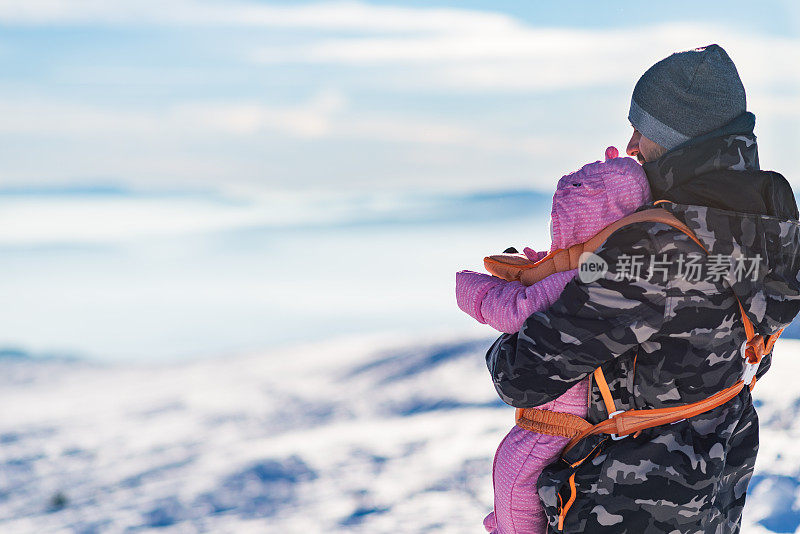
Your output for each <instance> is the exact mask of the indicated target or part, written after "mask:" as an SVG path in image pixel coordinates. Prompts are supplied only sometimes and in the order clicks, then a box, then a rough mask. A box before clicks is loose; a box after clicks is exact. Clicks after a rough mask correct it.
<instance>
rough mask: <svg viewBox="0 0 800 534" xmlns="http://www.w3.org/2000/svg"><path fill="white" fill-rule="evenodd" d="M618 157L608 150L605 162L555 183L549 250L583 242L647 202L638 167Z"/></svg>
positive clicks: (614, 149) (647, 192)
mask: <svg viewBox="0 0 800 534" xmlns="http://www.w3.org/2000/svg"><path fill="white" fill-rule="evenodd" d="M618 156H619V151H618V150H617V149H616V148H614V147H608V148H607V149H606V158H605V161H595V162H594V163H587V164H586V165H584V166H583V167H581V168H580V170H578V171H575V172H573V173H570V174H567V175H565V176H562V177H561V179H560V180H559V181H558V185H557V187H556V191H555V193H554V194H553V208H552V211H551V213H550V231H551V237H552V242H551V246H550V250H551V251H553V250H557V249H561V248H568V247H570V246H572V245H574V244H575V243H583V242H584V241H587V240H588V239H589V238H591V237H592V236H594V235H595V234H596V233H597V232H599V231H600V230H602V229H603V228H605V227H606V226H608V225H609V224H611V223H612V222H614V221H616V220H617V219H621V218H623V217H625V216H626V215H630V214H631V213H633V212H635V211H636V210H637V209H638V208H639V207H640V206H642V205H643V204H648V203H649V202H650V188H649V187H648V185H647V176H646V175H645V172H644V171H643V170H642V167H641V165H639V164H638V163H637V162H636V160H634V159H632V158H620V157H618Z"/></svg>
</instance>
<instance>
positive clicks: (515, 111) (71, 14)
mask: <svg viewBox="0 0 800 534" xmlns="http://www.w3.org/2000/svg"><path fill="white" fill-rule="evenodd" d="M744 13H746V17H744V16H742V15H743V14H744ZM711 42H717V43H719V44H721V45H722V46H724V47H725V48H726V49H727V50H728V52H729V53H730V55H731V56H732V57H733V59H734V61H735V62H736V64H737V66H738V68H739V70H740V73H741V75H742V78H743V79H744V82H745V86H746V88H747V90H748V105H749V108H750V110H751V111H753V112H755V113H756V115H757V117H758V125H757V133H758V134H759V136H760V139H761V141H762V143H761V151H762V162H763V163H764V164H765V166H766V167H770V168H775V169H777V170H781V171H783V172H784V173H785V174H787V176H788V178H789V179H790V181H792V182H793V183H796V182H795V179H794V177H795V176H798V175H800V173H797V172H794V171H797V170H798V169H797V163H796V162H795V157H794V154H793V152H794V151H795V149H796V147H797V146H798V145H799V144H800V133H798V127H797V124H798V120H799V119H800V70H798V69H797V68H796V65H797V64H800V8H798V6H797V3H793V2H790V1H785V2H763V3H759V8H758V9H754V8H753V4H752V2H747V3H745V2H724V3H723V2H707V3H702V4H697V3H692V2H671V3H670V4H669V6H668V7H664V6H661V7H658V8H655V7H652V8H650V9H649V10H648V8H647V6H637V5H634V4H631V5H630V6H627V7H619V6H614V5H613V4H611V3H601V2H591V1H582V2H571V3H570V7H569V9H566V8H565V7H564V3H563V2H536V3H531V2H510V1H499V2H489V1H475V0H470V1H458V2H456V1H449V2H444V1H425V2H422V1H411V2H394V3H392V2H385V1H380V2H355V1H347V2H300V1H297V2H281V3H273V2H257V1H252V0H251V1H236V2H228V1H226V2H221V1H201V0H175V1H171V2H159V1H153V0H131V1H128V0H118V1H104V0H72V1H69V2H67V1H58V0H26V1H25V2H20V1H7V0H2V1H0V188H20V187H23V188H53V187H76V186H87V185H91V186H103V187H107V186H114V187H122V188H132V189H137V190H141V189H146V190H152V189H157V190H185V189H191V190H204V191H209V190H210V191H217V192H224V193H225V194H231V195H240V196H241V195H244V196H248V195H252V194H256V192H258V193H262V194H263V193H264V192H274V191H277V190H291V191H298V190H300V191H308V190H318V191H329V190H339V191H341V190H352V191H378V190H398V189H401V190H408V189H412V190H454V189H459V190H476V189H483V190H486V189H494V190H497V189H507V188H518V187H530V188H534V189H538V190H542V191H548V190H550V189H551V188H552V185H553V183H554V181H555V180H556V179H557V178H558V177H559V176H561V175H562V174H565V173H566V172H568V171H570V170H573V169H574V168H576V167H577V166H579V165H581V164H583V163H585V162H587V161H593V160H595V159H599V158H600V157H601V156H602V154H603V150H604V149H605V147H606V146H608V145H611V144H614V145H617V146H619V147H622V146H623V145H624V144H625V142H626V141H627V137H628V135H629V133H630V126H629V124H628V121H627V119H626V117H627V108H628V104H629V99H630V93H631V90H632V87H633V85H634V84H635V82H636V80H637V78H638V76H639V75H640V74H641V73H642V72H643V71H644V70H645V69H646V68H647V67H648V66H649V65H651V64H652V63H653V62H655V61H657V60H658V59H660V58H662V57H665V56H666V55H668V54H669V53H671V52H672V51H674V50H683V49H688V48H694V47H696V46H700V45H703V44H708V43H711Z"/></svg>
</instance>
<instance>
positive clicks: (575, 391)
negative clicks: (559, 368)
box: [483, 378, 589, 534]
mask: <svg viewBox="0 0 800 534" xmlns="http://www.w3.org/2000/svg"><path fill="white" fill-rule="evenodd" d="M588 388H589V378H586V379H584V380H582V381H580V382H578V383H577V384H576V385H574V386H573V387H572V388H570V389H569V390H567V392H566V393H564V394H563V395H561V396H560V397H558V398H557V399H556V400H554V401H551V402H548V403H547V404H544V405H542V406H540V408H543V409H545V410H550V411H553V412H565V413H571V414H573V415H577V416H580V417H586V406H587V395H588ZM567 442H569V439H568V438H564V437H561V436H549V435H547V434H538V433H536V432H531V431H529V430H525V429H523V428H520V427H518V426H515V427H514V428H512V429H511V431H510V432H509V433H508V434H506V437H505V438H503V441H501V442H500V446H499V447H498V448H497V453H496V454H495V456H494V467H493V468H492V481H493V483H494V511H493V512H492V513H490V514H489V515H488V516H486V519H484V520H483V526H484V527H486V531H487V532H491V533H492V534H543V533H544V532H546V531H547V518H546V516H545V514H544V510H543V509H542V503H541V502H540V501H539V494H538V493H537V491H536V481H537V479H538V478H539V475H540V474H542V470H543V469H544V467H545V466H546V465H548V464H550V463H552V462H554V461H556V460H557V459H558V457H559V455H560V454H561V451H562V450H563V449H564V447H565V446H566V445H567Z"/></svg>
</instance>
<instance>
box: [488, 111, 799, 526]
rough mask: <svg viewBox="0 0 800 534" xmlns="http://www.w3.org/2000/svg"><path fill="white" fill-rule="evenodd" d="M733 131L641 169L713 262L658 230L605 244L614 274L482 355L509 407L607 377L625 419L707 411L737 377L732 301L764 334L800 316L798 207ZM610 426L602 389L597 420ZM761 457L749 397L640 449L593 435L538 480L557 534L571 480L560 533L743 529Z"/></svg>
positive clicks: (644, 227) (740, 335) (593, 396)
mask: <svg viewBox="0 0 800 534" xmlns="http://www.w3.org/2000/svg"><path fill="white" fill-rule="evenodd" d="M747 115H750V114H747ZM750 117H752V116H751V115H750ZM739 130H740V131H739V132H737V133H730V134H726V135H716V136H714V135H711V136H705V137H704V138H699V139H695V140H693V141H692V142H690V143H689V144H688V145H687V146H683V147H678V148H676V149H674V150H672V151H670V152H668V153H667V154H665V155H664V156H662V157H661V158H660V159H659V160H657V161H654V162H651V163H647V164H645V171H646V172H647V175H648V179H649V181H650V184H651V188H652V191H653V198H654V199H666V200H669V201H670V202H665V203H661V204H659V206H661V207H665V208H666V209H667V210H669V211H670V212H672V213H673V214H674V215H675V216H676V217H677V218H678V219H680V220H681V221H683V222H684V223H686V224H687V225H688V226H689V227H690V228H691V229H692V230H693V231H694V232H695V234H696V235H697V237H698V238H699V239H700V241H701V242H702V243H703V245H704V246H705V247H706V248H707V249H708V254H706V253H705V252H703V250H702V248H701V247H699V246H698V245H697V244H696V243H694V242H693V241H692V240H691V239H689V238H688V237H687V236H686V235H685V234H683V233H681V232H680V231H678V230H676V229H674V228H672V227H671V226H668V225H665V224H663V223H654V222H647V223H637V224H632V225H629V226H626V227H624V228H622V229H620V230H618V231H617V232H615V233H614V234H612V235H611V236H610V237H609V238H608V239H607V240H606V242H605V243H604V244H603V245H602V246H601V247H600V249H599V250H598V251H597V255H598V256H600V257H601V258H602V259H604V260H605V261H606V262H607V263H608V266H609V269H608V271H607V272H606V273H605V274H603V275H602V276H601V277H600V278H599V279H597V280H595V281H591V282H587V283H584V282H582V281H581V280H579V279H577V278H576V279H574V280H572V281H571V282H570V283H569V284H568V285H567V286H566V288H565V289H564V291H563V293H562V294H561V297H560V298H559V300H558V301H556V302H555V303H554V304H553V305H552V306H551V307H550V308H549V309H547V310H545V311H543V312H537V313H534V314H533V315H531V316H530V317H529V318H528V319H527V321H526V322H525V324H524V325H523V326H522V328H521V329H520V331H519V332H518V333H516V334H504V335H502V336H501V337H500V338H499V339H498V340H497V341H496V342H495V343H494V344H493V345H492V347H491V348H490V349H489V351H488V353H487V355H486V360H487V365H488V367H489V370H490V373H491V375H492V378H493V381H494V385H495V388H496V389H497V391H498V393H499V394H500V397H501V398H502V399H503V400H504V401H505V402H507V403H508V404H511V405H512V406H516V407H531V406H537V405H540V404H543V403H545V402H548V401H550V400H552V399H554V398H555V397H557V396H558V395H560V394H562V393H563V392H564V391H566V390H567V389H568V388H570V387H571V386H573V385H574V384H575V383H576V382H578V381H579V380H581V379H582V378H584V377H586V376H587V375H588V374H590V373H592V371H593V370H594V369H595V368H596V367H598V366H602V368H603V371H604V373H605V376H606V378H607V379H608V382H609V387H610V389H611V393H612V395H613V397H614V401H615V404H616V408H617V409H618V410H627V409H646V408H661V407H670V406H676V405H681V404H686V403H691V402H695V401H699V400H702V399H705V398H707V397H709V396H710V395H712V394H714V393H716V392H718V391H719V390H721V389H723V388H726V387H728V386H731V385H733V384H734V383H736V382H737V381H738V380H740V379H741V377H742V374H743V371H744V368H745V360H744V359H743V358H742V356H741V353H740V346H741V344H742V341H743V340H744V339H745V337H746V336H745V333H744V327H743V324H742V321H741V315H740V311H739V307H738V304H737V300H736V298H735V296H736V297H738V298H739V300H740V301H741V303H742V304H743V306H744V308H745V310H746V313H747V315H748V316H749V318H750V319H751V320H752V321H753V323H754V325H755V326H756V328H757V331H758V332H759V333H761V334H765V335H766V334H772V333H774V332H776V331H777V330H778V329H780V328H782V327H784V326H786V325H787V324H788V323H790V322H791V321H792V319H793V318H794V316H795V315H796V314H797V313H798V311H799V310H800V283H799V282H798V271H799V270H800V223H798V221H797V218H798V214H797V205H796V203H795V199H794V195H793V193H792V190H791V187H790V186H789V184H788V182H787V181H786V180H785V179H784V178H783V176H781V175H780V174H778V173H774V172H765V171H760V170H758V156H757V148H756V142H755V136H754V135H753V134H752V124H750V126H749V128H744V131H742V128H741V125H740V126H739ZM632 258H637V259H639V260H640V261H639V262H636V261H635V260H632ZM637 263H638V264H639V265H640V266H641V271H640V272H638V273H637V272H636V269H635V268H632V267H631V265H634V266H635V265H636V264H637ZM770 358H771V355H770V356H767V357H765V358H764V360H763V361H762V363H761V366H760V368H759V372H758V376H761V375H763V373H764V372H766V370H767V369H768V367H769V364H770V361H771V360H770ZM756 391H757V390H756ZM607 417H608V414H607V413H606V409H605V407H604V404H603V401H602V398H601V395H600V393H599V391H598V389H597V387H596V385H595V384H593V385H592V388H591V393H590V404H589V416H588V419H589V421H590V422H592V423H597V422H600V421H602V420H603V419H606V418H607ZM757 450H758V418H757V416H756V412H755V409H754V407H753V403H752V399H751V393H750V391H749V389H748V388H744V389H743V390H742V392H741V393H740V394H739V395H738V396H737V397H736V398H734V399H733V400H731V401H729V402H728V403H726V404H724V405H722V406H720V407H718V408H716V409H714V410H711V411H709V412H706V413H705V414H702V415H699V416H696V417H694V418H691V419H688V420H683V421H680V422H677V423H674V424H671V425H663V426H660V427H655V428H651V429H648V430H644V431H643V432H641V434H639V435H638V436H637V437H625V438H623V439H621V440H619V441H613V440H611V439H609V438H608V437H607V436H606V435H599V436H590V437H588V438H586V439H584V440H583V441H582V442H580V443H579V444H578V445H577V446H576V447H574V448H573V449H572V450H570V451H569V453H568V454H567V455H566V456H565V457H564V458H563V459H562V460H560V461H558V462H556V463H554V464H552V465H551V466H549V467H548V468H546V469H545V471H544V472H543V473H542V476H541V477H540V478H539V496H540V497H541V499H542V502H543V504H544V507H545V511H546V513H547V515H548V519H549V523H550V527H549V532H561V531H559V530H557V523H558V516H559V513H560V510H561V506H562V504H563V503H565V502H567V500H568V499H569V497H570V494H571V491H570V487H569V483H568V478H569V477H570V476H571V475H572V474H573V473H574V474H575V483H576V488H577V497H576V499H575V500H574V501H573V503H572V505H571V507H570V508H569V511H568V513H567V514H566V515H565V516H564V526H563V532H591V533H612V532H613V533H615V534H619V533H631V534H634V533H635V534H642V533H647V534H649V533H671V534H675V533H704V534H710V533H715V534H722V533H725V534H728V533H732V532H738V531H739V525H740V522H741V514H742V508H743V506H744V502H745V496H746V490H747V486H748V483H749V481H750V477H751V475H752V471H753V466H754V463H755V457H756V452H757ZM581 459H585V460H584V461H583V462H582V463H580V465H578V466H577V467H574V468H572V467H570V465H569V464H571V463H574V462H577V461H579V460H581Z"/></svg>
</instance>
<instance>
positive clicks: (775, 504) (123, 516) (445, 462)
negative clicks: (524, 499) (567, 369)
mask: <svg viewBox="0 0 800 534" xmlns="http://www.w3.org/2000/svg"><path fill="white" fill-rule="evenodd" d="M492 339H493V338H492V337H491V336H490V337H486V336H484V335H476V334H467V335H465V334H463V333H452V332H451V333H448V334H440V335H436V336H432V335H429V336H427V337H425V338H421V339H420V338H415V339H401V338H399V337H398V336H391V335H388V334H373V335H361V336H354V337H340V338H338V339H333V340H329V341H324V342H315V343H308V344H305V345H296V346H293V347H290V348H285V349H281V350H279V351H276V352H273V353H269V354H262V353H253V354H241V355H238V356H229V357H225V358H217V359H209V360H204V361H194V362H183V363H174V364H170V365H147V366H134V365H123V364H114V365H100V364H90V363H85V362H80V361H66V360H55V359H53V360H37V359H31V358H3V359H0V406H2V407H3V411H2V412H1V415H0V532H14V533H23V534H24V533H43V532H48V533H49V532H53V533H62V532H63V533H75V532H77V533H84V534H88V533H93V532H97V533H100V532H102V533H117V532H137V533H138V532H158V533H187V532H214V533H218V532H219V533H237V534H238V533H245V534H247V533H250V532H253V533H255V532H258V533H263V532H276V533H278V532H280V533H287V532H288V533H294V532H298V533H316V532H319V533H330V532H354V533H370V534H373V533H378V534H379V533H384V532H385V533H389V532H426V533H430V532H442V533H447V532H452V533H463V532H481V531H482V527H481V521H482V519H483V516H484V515H485V513H487V512H488V511H489V508H490V506H491V499H492V494H491V480H490V469H491V459H492V455H493V453H494V450H495V448H496V447H497V444H498V443H499V441H500V439H501V437H502V436H503V435H504V434H505V432H506V431H507V430H508V428H509V427H510V425H511V424H512V421H513V410H512V409H511V408H509V407H508V406H505V405H503V404H502V403H501V402H500V401H499V400H498V398H497V395H496V394H495V392H494V389H493V388H492V385H491V383H490V381H489V379H488V375H487V372H486V369H485V363H484V355H485V351H486V348H487V347H488V346H489V344H490V343H491V341H492ZM799 352H800V341H797V340H782V341H780V342H779V343H778V345H777V346H776V348H775V358H774V363H773V368H772V369H771V371H770V372H769V373H768V374H767V376H766V377H765V378H764V379H763V380H762V381H761V382H760V383H759V384H758V386H757V388H756V390H755V398H756V400H757V403H758V411H759V416H760V419H761V442H762V445H761V450H760V453H759V457H758V463H757V466H756V475H755V476H754V478H753V481H752V483H751V485H750V489H749V497H748V504H747V508H746V510H745V519H744V528H743V532H745V533H747V534H760V533H767V532H800V528H798V527H799V526H800V505H798V495H800V492H798V488H800V449H798V448H797V447H796V442H797V441H798V439H800V424H798V423H797V422H796V421H795V414H796V413H797V408H798V407H800V383H798V380H797V378H796V377H797V376H798V372H800V359H793V358H792V357H791V355H792V354H797V353H799Z"/></svg>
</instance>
